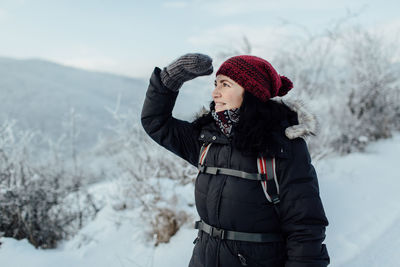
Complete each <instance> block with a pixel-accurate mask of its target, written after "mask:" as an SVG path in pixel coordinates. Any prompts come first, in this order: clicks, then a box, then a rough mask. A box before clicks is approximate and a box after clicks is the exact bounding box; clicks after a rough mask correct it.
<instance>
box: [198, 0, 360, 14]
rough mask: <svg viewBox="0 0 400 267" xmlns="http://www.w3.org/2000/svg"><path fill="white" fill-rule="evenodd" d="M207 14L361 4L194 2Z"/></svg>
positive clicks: (338, 1) (310, 0)
mask: <svg viewBox="0 0 400 267" xmlns="http://www.w3.org/2000/svg"><path fill="white" fill-rule="evenodd" d="M195 2H196V3H198V4H199V5H201V7H202V8H204V9H206V11H207V12H209V13H211V14H214V15H218V16H232V15H239V14H248V13H252V12H260V11H270V12H271V11H273V12H282V15H284V10H287V9H291V10H307V11H310V10H328V9H330V10H331V9H339V8H340V9H344V8H346V7H347V8H360V7H361V6H362V5H363V3H360V2H358V3H357V2H348V1H346V0H336V1H321V0H303V1H297V0H280V1H273V0H267V1H266V0H247V1H241V0H216V1H195Z"/></svg>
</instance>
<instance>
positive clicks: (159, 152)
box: [96, 112, 197, 245]
mask: <svg viewBox="0 0 400 267" xmlns="http://www.w3.org/2000/svg"><path fill="white" fill-rule="evenodd" d="M113 116H114V118H115V119H116V120H117V122H118V123H117V126H114V127H113V128H112V130H113V131H114V132H115V136H114V138H111V139H107V140H103V141H102V143H101V144H99V146H98V147H97V148H96V154H97V155H105V156H106V157H107V158H108V160H109V161H111V162H113V163H114V166H117V168H114V169H113V170H108V171H109V172H113V173H110V174H109V175H110V176H113V177H118V179H117V180H116V183H118V187H119V188H120V190H119V193H118V194H117V195H116V196H115V201H116V203H115V204H114V208H115V209H117V210H123V209H126V208H138V209H140V211H141V219H142V220H143V221H144V222H145V224H146V225H148V226H149V228H148V229H146V233H147V234H148V236H149V238H150V239H151V240H152V241H153V242H154V244H155V245H158V244H159V243H163V242H168V241H169V239H170V237H171V236H173V235H174V234H175V233H176V232H177V231H178V229H179V228H180V227H181V226H182V225H183V224H184V223H185V222H187V221H188V220H189V219H193V218H192V217H193V216H192V215H191V211H193V206H194V200H192V199H193V196H190V198H186V199H185V198H183V197H182V196H180V195H179V193H178V192H177V191H176V188H178V187H185V186H193V181H194V179H195V177H196V174H197V169H196V168H194V167H193V166H191V165H190V164H189V163H187V162H186V161H184V160H182V159H180V158H178V157H177V156H176V155H174V154H173V153H172V152H168V151H167V150H165V148H163V147H161V146H159V145H158V144H156V143H155V142H154V141H153V140H151V139H150V137H149V136H148V135H147V134H146V133H145V131H144V130H143V127H142V126H141V125H140V124H138V122H137V120H135V115H134V114H132V113H128V114H119V113H118V112H114V114H113Z"/></svg>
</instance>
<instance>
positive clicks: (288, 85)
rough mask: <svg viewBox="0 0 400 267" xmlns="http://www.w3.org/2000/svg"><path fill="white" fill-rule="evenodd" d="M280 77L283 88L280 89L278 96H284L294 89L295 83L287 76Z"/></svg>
mask: <svg viewBox="0 0 400 267" xmlns="http://www.w3.org/2000/svg"><path fill="white" fill-rule="evenodd" d="M280 77H281V82H282V86H281V88H279V92H278V96H284V95H286V94H287V93H288V92H289V91H290V89H292V88H293V83H292V81H291V80H289V78H287V77H285V76H281V75H280Z"/></svg>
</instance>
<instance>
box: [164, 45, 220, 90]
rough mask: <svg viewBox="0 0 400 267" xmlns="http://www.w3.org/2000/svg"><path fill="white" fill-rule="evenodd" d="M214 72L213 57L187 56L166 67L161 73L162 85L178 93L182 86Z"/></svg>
mask: <svg viewBox="0 0 400 267" xmlns="http://www.w3.org/2000/svg"><path fill="white" fill-rule="evenodd" d="M212 72H213V66H212V59H211V57H209V56H207V55H204V54H199V53H190V54H185V55H183V56H181V57H179V58H178V59H176V60H175V61H174V62H172V63H171V64H169V65H168V66H167V67H165V68H164V69H163V70H162V71H161V73H160V77H161V81H162V83H163V84H164V85H165V86H166V87H167V88H168V89H170V90H172V91H178V90H179V88H181V86H182V84H183V83H184V82H186V81H189V80H192V79H194V78H196V77H199V76H205V75H210V74H211V73H212Z"/></svg>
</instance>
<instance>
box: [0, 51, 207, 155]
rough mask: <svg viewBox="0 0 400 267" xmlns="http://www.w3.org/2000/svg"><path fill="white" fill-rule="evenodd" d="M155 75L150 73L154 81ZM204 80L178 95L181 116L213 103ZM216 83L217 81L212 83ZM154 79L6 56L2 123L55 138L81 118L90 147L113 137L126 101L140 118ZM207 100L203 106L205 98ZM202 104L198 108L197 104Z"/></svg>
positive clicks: (1, 72) (1, 70)
mask: <svg viewBox="0 0 400 267" xmlns="http://www.w3.org/2000/svg"><path fill="white" fill-rule="evenodd" d="M150 75H151V73H149V78H150ZM209 78H210V77H209ZM200 79H203V80H200V81H197V82H192V81H191V82H190V83H191V86H189V87H190V88H186V87H188V86H186V85H185V86H184V87H185V89H184V90H181V91H183V92H181V95H180V96H179V97H178V100H177V105H176V110H174V115H175V113H176V114H178V117H180V118H183V119H190V118H192V117H193V116H192V115H193V113H194V112H196V111H197V110H199V109H200V107H201V106H202V105H208V104H207V103H208V102H207V101H206V100H208V99H211V96H210V94H211V89H212V87H211V86H210V87H209V88H210V90H209V92H205V91H204V90H200V89H199V87H200V86H203V84H204V78H200ZM210 85H212V83H211V82H210ZM147 86H148V80H140V79H134V78H128V77H124V76H119V75H114V74H108V73H101V72H94V71H87V70H82V69H78V68H73V67H67V66H63V65H60V64H56V63H53V62H49V61H44V60H40V59H28V60H18V59H12V58H5V57H0V101H1V102H0V103H1V105H0V124H1V123H3V121H4V120H6V119H14V120H16V121H17V127H18V128H20V129H23V130H33V131H39V132H42V133H45V134H46V135H49V136H50V137H51V138H53V139H55V140H56V139H57V138H59V137H60V136H61V135H62V134H63V133H65V132H66V128H65V126H63V125H65V124H66V122H67V121H68V120H70V119H71V116H70V115H69V114H70V110H71V109H74V111H75V114H76V118H75V120H76V128H77V129H78V131H79V132H80V134H79V137H78V144H79V146H80V147H82V148H86V147H89V146H91V145H93V144H94V143H95V141H96V140H97V135H98V134H99V133H101V134H106V135H107V134H109V133H110V132H109V131H108V130H107V128H108V127H110V126H112V125H113V124H114V123H115V121H114V120H113V118H112V116H111V114H110V112H109V111H107V108H111V109H113V108H114V107H115V106H116V104H117V101H118V98H120V109H119V111H120V112H121V113H125V112H128V110H130V111H131V113H130V114H134V115H133V116H135V117H136V118H135V119H138V118H139V115H140V110H141V107H142V104H143V100H144V96H145V92H146V89H147ZM201 99H203V103H201V102H199V100H201ZM194 103H196V104H194Z"/></svg>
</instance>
